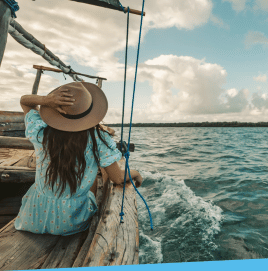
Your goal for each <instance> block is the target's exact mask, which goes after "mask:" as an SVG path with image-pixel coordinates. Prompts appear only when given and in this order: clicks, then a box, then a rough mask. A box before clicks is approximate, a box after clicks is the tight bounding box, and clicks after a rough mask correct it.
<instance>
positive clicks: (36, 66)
mask: <svg viewBox="0 0 268 271" xmlns="http://www.w3.org/2000/svg"><path fill="white" fill-rule="evenodd" d="M33 68H34V69H37V70H43V71H51V72H58V73H59V72H63V71H62V70H60V69H55V68H50V67H45V66H41V65H33ZM71 74H78V75H81V76H85V77H88V78H92V79H100V80H107V79H106V78H103V77H98V76H92V75H88V74H83V73H79V72H71Z"/></svg>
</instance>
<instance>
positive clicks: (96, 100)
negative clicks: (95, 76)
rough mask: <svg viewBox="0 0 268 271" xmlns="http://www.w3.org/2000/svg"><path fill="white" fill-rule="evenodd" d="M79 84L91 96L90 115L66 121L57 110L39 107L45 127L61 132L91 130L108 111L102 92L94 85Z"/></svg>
mask: <svg viewBox="0 0 268 271" xmlns="http://www.w3.org/2000/svg"><path fill="white" fill-rule="evenodd" d="M81 83H82V84H83V85H84V87H85V88H86V89H87V90H88V91H89V92H90V94H91V96H92V101H93V107H92V110H91V111H90V113H89V114H88V115H86V116H84V117H82V118H81V119H68V118H65V117H64V116H62V115H61V114H60V113H59V112H58V111H57V110H55V109H53V108H51V107H49V106H44V105H41V107H40V116H41V118H42V120H43V121H44V122H45V123H46V124H47V125H49V126H51V127H53V128H55V129H57V130H61V131H67V132H78V131H84V130H87V129H89V128H92V127H94V126H96V125H97V124H99V123H100V122H101V121H102V119H103V118H104V117H105V115H106V113H107V110H108V101H107V98H106V96H105V94H104V92H103V91H102V90H101V89H100V88H99V87H98V86H96V85H95V84H92V83H87V82H81ZM57 89H58V88H56V89H54V90H53V91H55V90H57ZM53 91H51V92H53ZM51 92H50V93H51Z"/></svg>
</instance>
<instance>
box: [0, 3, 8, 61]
mask: <svg viewBox="0 0 268 271" xmlns="http://www.w3.org/2000/svg"><path fill="white" fill-rule="evenodd" d="M10 18H11V10H10V8H9V7H8V5H7V4H6V3H4V1H1V0H0V66H1V63H2V59H3V56H4V52H5V48H6V43H7V34H8V26H9V22H10Z"/></svg>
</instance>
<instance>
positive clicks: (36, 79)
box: [32, 70, 42, 94]
mask: <svg viewBox="0 0 268 271" xmlns="http://www.w3.org/2000/svg"><path fill="white" fill-rule="evenodd" d="M41 75H42V70H37V71H36V77H35V81H34V85H33V89H32V94H37V91H38V87H39V83H40V79H41Z"/></svg>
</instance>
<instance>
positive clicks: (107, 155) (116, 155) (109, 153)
mask: <svg viewBox="0 0 268 271" xmlns="http://www.w3.org/2000/svg"><path fill="white" fill-rule="evenodd" d="M100 133H101V135H102V138H103V139H104V140H105V141H106V142H107V145H108V146H109V147H110V148H108V147H107V146H106V145H105V144H104V143H103V142H102V141H101V140H100V139H99V137H98V135H97V133H96V139H97V144H98V151H99V157H100V166H101V167H102V168H105V167H108V166H110V165H111V164H113V163H114V162H115V161H119V160H120V159H121V157H122V153H121V152H120V151H119V150H118V149H117V147H116V143H115V141H114V140H113V138H112V137H111V136H110V135H109V134H108V133H105V132H102V131H100Z"/></svg>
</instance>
